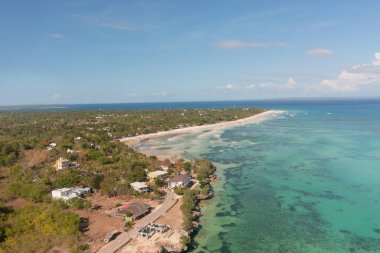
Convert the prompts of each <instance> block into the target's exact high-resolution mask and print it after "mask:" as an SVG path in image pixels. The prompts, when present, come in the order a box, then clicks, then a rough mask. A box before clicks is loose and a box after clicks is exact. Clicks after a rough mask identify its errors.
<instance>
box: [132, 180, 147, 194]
mask: <svg viewBox="0 0 380 253" xmlns="http://www.w3.org/2000/svg"><path fill="white" fill-rule="evenodd" d="M131 186H132V188H133V189H134V190H135V191H138V192H140V193H142V192H148V191H149V186H148V185H147V184H146V183H145V182H133V183H131Z"/></svg>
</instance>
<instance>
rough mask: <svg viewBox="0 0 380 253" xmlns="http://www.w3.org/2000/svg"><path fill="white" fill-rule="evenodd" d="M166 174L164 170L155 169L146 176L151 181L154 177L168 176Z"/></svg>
mask: <svg viewBox="0 0 380 253" xmlns="http://www.w3.org/2000/svg"><path fill="white" fill-rule="evenodd" d="M168 175H169V174H168V172H166V171H163V170H156V171H153V172H150V173H148V178H149V180H150V181H153V180H154V179H155V178H159V179H165V178H167V177H168Z"/></svg>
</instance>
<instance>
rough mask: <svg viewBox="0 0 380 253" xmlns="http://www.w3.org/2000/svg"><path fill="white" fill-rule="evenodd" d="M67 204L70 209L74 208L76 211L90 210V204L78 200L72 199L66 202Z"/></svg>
mask: <svg viewBox="0 0 380 253" xmlns="http://www.w3.org/2000/svg"><path fill="white" fill-rule="evenodd" d="M67 204H68V205H69V206H71V207H74V208H76V209H88V208H91V202H89V201H86V200H83V199H80V198H73V199H70V200H69V201H67Z"/></svg>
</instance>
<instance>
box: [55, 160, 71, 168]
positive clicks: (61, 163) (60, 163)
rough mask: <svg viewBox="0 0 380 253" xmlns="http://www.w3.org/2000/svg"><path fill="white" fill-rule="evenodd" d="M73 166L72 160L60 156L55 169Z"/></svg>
mask: <svg viewBox="0 0 380 253" xmlns="http://www.w3.org/2000/svg"><path fill="white" fill-rule="evenodd" d="M70 166H71V162H70V161H69V160H67V159H64V158H62V157H60V158H59V159H58V160H57V161H56V162H55V169H56V170H64V169H67V168H69V167H70Z"/></svg>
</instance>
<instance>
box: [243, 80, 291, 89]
mask: <svg viewBox="0 0 380 253" xmlns="http://www.w3.org/2000/svg"><path fill="white" fill-rule="evenodd" d="M296 86H297V82H296V81H295V80H294V79H293V78H289V79H288V80H287V81H286V82H262V83H254V84H251V85H248V86H247V89H251V90H256V89H271V90H280V89H286V90H291V89H294V88H295V87H296Z"/></svg>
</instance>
